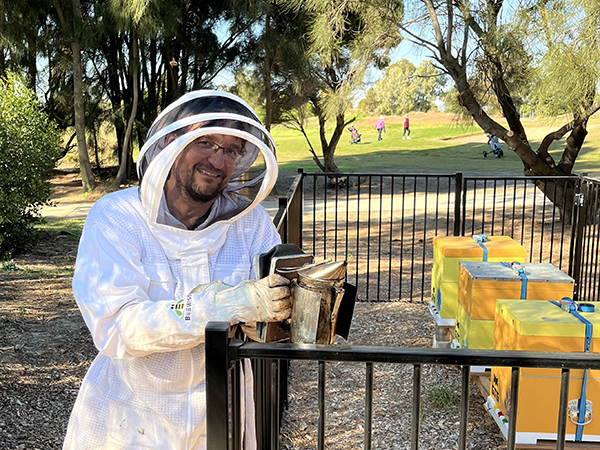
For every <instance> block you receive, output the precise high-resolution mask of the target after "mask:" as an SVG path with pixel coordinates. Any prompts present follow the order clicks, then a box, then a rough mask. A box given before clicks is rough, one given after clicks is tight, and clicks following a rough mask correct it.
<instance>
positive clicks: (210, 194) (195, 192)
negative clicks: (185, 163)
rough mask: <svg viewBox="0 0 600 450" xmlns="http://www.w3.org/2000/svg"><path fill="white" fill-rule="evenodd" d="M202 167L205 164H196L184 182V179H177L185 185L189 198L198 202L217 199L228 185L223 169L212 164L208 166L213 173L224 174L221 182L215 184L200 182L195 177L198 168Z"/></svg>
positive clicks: (180, 183)
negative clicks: (225, 184) (226, 184)
mask: <svg viewBox="0 0 600 450" xmlns="http://www.w3.org/2000/svg"><path fill="white" fill-rule="evenodd" d="M202 167H204V165H200V164H196V165H194V167H193V168H192V171H191V172H190V174H189V177H188V179H187V182H184V181H183V180H182V179H178V180H177V181H178V183H179V185H180V186H181V187H183V189H184V190H185V192H186V193H187V195H188V196H189V198H191V199H192V200H194V201H196V202H201V203H207V202H211V201H213V200H214V199H216V198H217V197H218V196H219V195H220V194H221V192H223V190H224V189H225V187H226V186H224V183H225V176H224V174H223V172H222V171H221V170H217V169H215V168H214V167H212V166H210V168H207V170H208V171H210V172H213V173H218V174H220V175H221V176H222V178H221V182H220V183H218V184H216V185H214V186H213V185H208V184H199V183H197V182H196V180H195V179H194V174H195V173H196V171H197V169H199V168H202Z"/></svg>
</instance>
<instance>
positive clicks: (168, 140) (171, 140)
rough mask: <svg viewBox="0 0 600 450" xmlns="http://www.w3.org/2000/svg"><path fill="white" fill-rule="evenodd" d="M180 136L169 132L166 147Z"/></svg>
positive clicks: (166, 137)
mask: <svg viewBox="0 0 600 450" xmlns="http://www.w3.org/2000/svg"><path fill="white" fill-rule="evenodd" d="M177 138H178V136H177V135H176V134H175V133H169V134H167V135H166V136H165V147H166V146H167V145H169V144H170V143H171V142H173V141H174V140H175V139H177Z"/></svg>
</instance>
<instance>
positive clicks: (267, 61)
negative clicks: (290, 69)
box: [265, 12, 273, 131]
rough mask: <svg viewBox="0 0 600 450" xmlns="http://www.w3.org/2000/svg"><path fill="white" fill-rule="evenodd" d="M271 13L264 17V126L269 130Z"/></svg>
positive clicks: (270, 105) (271, 96)
mask: <svg viewBox="0 0 600 450" xmlns="http://www.w3.org/2000/svg"><path fill="white" fill-rule="evenodd" d="M270 32H271V13H270V12H269V13H267V17H266V19H265V37H266V39H265V128H266V129H267V131H271V121H272V120H273V119H272V115H271V114H272V109H273V94H272V91H271V70H272V68H271V65H272V58H271V41H270V36H269V34H270Z"/></svg>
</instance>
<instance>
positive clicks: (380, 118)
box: [375, 116, 385, 141]
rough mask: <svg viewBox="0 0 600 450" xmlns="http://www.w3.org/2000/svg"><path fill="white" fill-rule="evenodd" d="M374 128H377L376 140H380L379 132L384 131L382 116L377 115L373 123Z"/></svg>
mask: <svg viewBox="0 0 600 450" xmlns="http://www.w3.org/2000/svg"><path fill="white" fill-rule="evenodd" d="M375 129H376V130H377V133H379V136H378V137H377V140H378V141H380V140H381V132H382V131H383V132H384V133H385V123H384V122H383V116H379V120H378V121H377V123H376V124H375Z"/></svg>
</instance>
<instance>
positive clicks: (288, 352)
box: [206, 322, 600, 450]
mask: <svg viewBox="0 0 600 450" xmlns="http://www.w3.org/2000/svg"><path fill="white" fill-rule="evenodd" d="M206 351H207V353H206V357H207V365H206V392H207V397H206V398H207V400H206V401H207V411H208V414H207V444H208V445H207V448H209V449H211V450H231V449H235V450H237V449H241V448H242V447H241V446H240V445H239V442H240V441H241V437H240V436H241V428H240V426H239V423H240V418H239V415H240V405H239V403H238V401H237V398H236V395H235V386H236V383H237V382H239V380H238V379H236V372H237V371H236V370H235V366H236V364H239V363H240V361H241V359H242V358H249V359H251V360H261V361H264V360H265V359H267V358H269V359H273V360H286V361H289V360H312V361H319V371H318V383H319V394H318V396H319V399H318V401H319V416H318V443H317V448H318V449H319V450H321V449H324V448H325V368H326V362H330V361H344V362H349V363H354V364H357V365H358V364H365V365H366V372H365V373H366V377H365V385H364V390H365V417H364V423H365V427H364V444H363V448H364V449H370V448H371V435H372V419H373V408H372V406H373V378H374V370H375V364H397V365H412V366H413V389H412V397H413V399H412V405H413V407H412V414H411V417H412V420H411V443H410V448H411V449H415V450H416V449H418V448H419V426H420V405H421V374H422V370H423V366H424V365H433V364H436V365H440V364H441V365H452V366H459V367H461V372H460V373H461V393H460V403H461V404H460V422H459V439H458V450H465V449H466V448H467V440H468V435H467V425H468V415H469V377H470V367H471V366H475V365H479V366H497V367H498V366H500V367H511V368H512V378H511V387H510V389H511V397H510V415H509V428H508V433H507V449H508V450H513V449H514V448H515V444H516V440H515V437H516V423H517V421H516V418H517V414H518V407H519V405H518V399H519V379H520V376H519V368H521V367H538V368H557V369H562V371H561V375H560V378H561V384H560V386H561V389H560V402H559V403H560V404H559V412H558V417H559V420H558V425H557V440H556V448H557V449H558V450H561V449H564V448H565V437H566V424H567V419H566V418H567V401H568V388H569V378H570V369H592V370H597V369H600V359H599V358H597V357H595V355H590V354H584V353H545V352H522V351H493V352H492V351H483V350H465V349H460V350H453V349H431V348H427V349H423V348H392V347H366V346H349V347H345V348H340V347H339V346H326V345H306V344H304V345H301V346H299V345H293V344H255V343H245V344H244V343H242V341H240V340H236V339H230V338H229V323H227V322H211V323H209V324H208V326H207V328H206ZM271 380H272V383H273V386H276V385H277V372H276V371H275V372H274V373H273V377H272V379H271ZM358 388H362V387H358V386H357V389H358ZM277 408H278V404H277V403H276V400H275V399H273V402H272V403H271V409H270V411H271V412H272V414H271V417H272V418H273V420H274V422H273V423H272V426H271V428H270V429H271V432H272V433H271V436H270V439H269V440H268V441H267V442H266V443H262V444H259V448H261V449H271V450H277V449H278V448H279V435H278V432H277V430H278V426H277V422H276V421H277V420H278V419H277V413H276V412H277Z"/></svg>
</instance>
